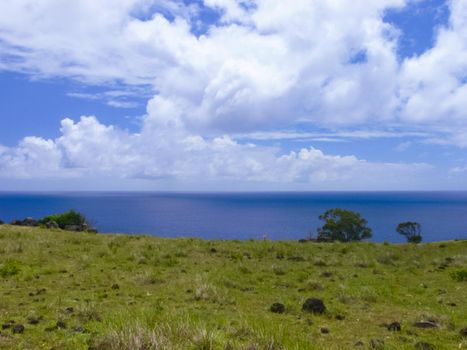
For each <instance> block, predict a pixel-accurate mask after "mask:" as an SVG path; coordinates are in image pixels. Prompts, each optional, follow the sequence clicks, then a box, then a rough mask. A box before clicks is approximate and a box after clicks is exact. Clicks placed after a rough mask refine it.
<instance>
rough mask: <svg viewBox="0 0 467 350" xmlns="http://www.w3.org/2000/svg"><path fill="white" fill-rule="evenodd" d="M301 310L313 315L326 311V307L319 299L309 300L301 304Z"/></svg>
mask: <svg viewBox="0 0 467 350" xmlns="http://www.w3.org/2000/svg"><path fill="white" fill-rule="evenodd" d="M302 310H303V311H307V312H311V313H314V314H322V313H324V312H325V311H326V307H325V306H324V303H323V301H322V300H321V299H316V298H309V299H307V300H306V301H305V303H304V304H303V306H302Z"/></svg>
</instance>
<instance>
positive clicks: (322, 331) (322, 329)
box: [319, 327, 329, 334]
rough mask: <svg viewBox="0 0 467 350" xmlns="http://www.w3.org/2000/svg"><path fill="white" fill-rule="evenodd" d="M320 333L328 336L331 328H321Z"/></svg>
mask: <svg viewBox="0 0 467 350" xmlns="http://www.w3.org/2000/svg"><path fill="white" fill-rule="evenodd" d="M319 331H320V332H321V333H322V334H328V333H329V328H327V327H321V328H320V329H319Z"/></svg>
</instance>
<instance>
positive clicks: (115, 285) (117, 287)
mask: <svg viewBox="0 0 467 350" xmlns="http://www.w3.org/2000/svg"><path fill="white" fill-rule="evenodd" d="M112 289H120V286H119V285H118V284H117V283H114V284H112Z"/></svg>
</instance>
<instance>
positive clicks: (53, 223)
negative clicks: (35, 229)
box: [45, 220, 60, 229]
mask: <svg viewBox="0 0 467 350" xmlns="http://www.w3.org/2000/svg"><path fill="white" fill-rule="evenodd" d="M45 227H47V228H50V229H58V228H60V226H59V225H58V224H57V222H56V221H54V220H49V221H47V222H46V223H45Z"/></svg>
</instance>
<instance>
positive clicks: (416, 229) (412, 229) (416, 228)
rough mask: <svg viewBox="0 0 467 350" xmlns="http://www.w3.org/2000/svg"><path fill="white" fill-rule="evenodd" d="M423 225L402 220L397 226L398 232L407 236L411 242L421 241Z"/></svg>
mask: <svg viewBox="0 0 467 350" xmlns="http://www.w3.org/2000/svg"><path fill="white" fill-rule="evenodd" d="M421 230H422V228H421V225H420V224H419V223H418V222H413V221H406V222H401V223H400V224H399V225H397V227H396V231H397V233H399V234H401V235H403V236H405V238H406V239H407V242H409V243H420V242H421V241H422V235H421Z"/></svg>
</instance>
